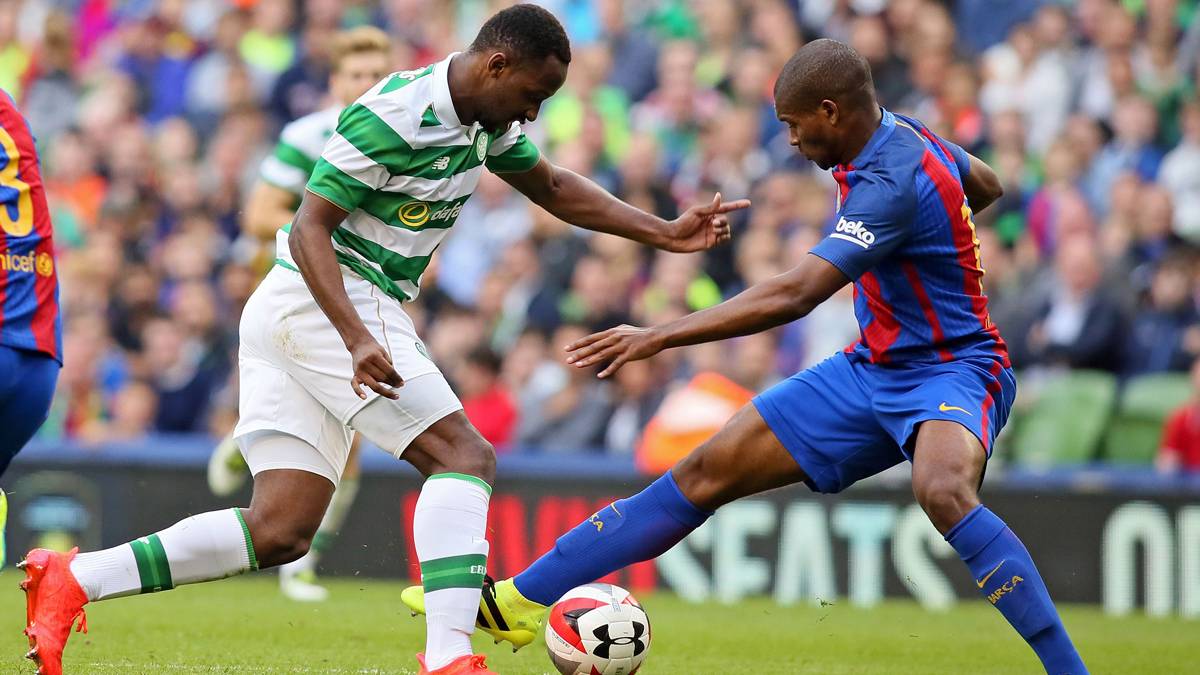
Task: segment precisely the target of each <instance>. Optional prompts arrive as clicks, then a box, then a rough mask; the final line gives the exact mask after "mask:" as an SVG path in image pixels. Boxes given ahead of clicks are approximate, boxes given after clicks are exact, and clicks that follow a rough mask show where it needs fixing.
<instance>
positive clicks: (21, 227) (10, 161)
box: [0, 90, 62, 362]
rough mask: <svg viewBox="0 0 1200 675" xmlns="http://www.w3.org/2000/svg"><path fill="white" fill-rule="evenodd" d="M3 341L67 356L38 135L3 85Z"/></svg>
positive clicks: (0, 163)
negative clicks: (63, 344) (64, 349)
mask: <svg viewBox="0 0 1200 675" xmlns="http://www.w3.org/2000/svg"><path fill="white" fill-rule="evenodd" d="M0 345H6V346H8V347H17V348H20V349H28V350H33V351H38V352H43V353H46V354H49V355H50V356H52V357H54V358H55V359H58V360H59V361H60V362H61V361H62V321H61V318H60V317H59V312H58V276H57V274H56V272H55V268H54V236H53V233H52V231H51V227H50V210H49V208H47V206H46V192H45V190H44V189H43V187H42V177H41V174H40V171H39V168H38V158H37V150H36V149H35V148H34V144H33V134H32V133H30V131H29V125H28V124H27V123H26V122H25V118H24V117H22V115H21V113H20V112H19V111H18V110H17V107H16V104H15V103H14V102H13V100H12V97H10V96H9V95H8V92H5V91H3V90H0Z"/></svg>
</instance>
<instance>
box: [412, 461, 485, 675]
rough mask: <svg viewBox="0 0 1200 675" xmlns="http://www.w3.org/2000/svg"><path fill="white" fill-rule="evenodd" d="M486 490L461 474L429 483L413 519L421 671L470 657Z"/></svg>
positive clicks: (435, 477) (431, 479)
mask: <svg viewBox="0 0 1200 675" xmlns="http://www.w3.org/2000/svg"><path fill="white" fill-rule="evenodd" d="M491 495H492V488H491V487H489V486H488V484H487V483H485V482H483V481H482V480H481V479H479V478H476V477H474V476H467V475H465V474H461V473H440V474H436V475H433V476H430V477H429V480H427V481H425V486H424V487H422V488H421V496H420V497H419V498H418V499H417V508H416V512H415V514H414V515H413V540H414V541H415V543H416V547H417V558H418V559H420V561H421V583H422V584H424V586H425V626H426V630H427V633H428V634H427V636H426V639H425V666H426V667H427V668H428V669H429V670H437V669H438V668H442V667H445V666H446V664H448V663H450V662H451V661H453V660H454V659H457V658H459V657H460V656H465V655H467V654H470V653H471V634H472V633H474V632H475V615H476V614H477V613H478V612H479V591H480V589H481V588H482V587H483V575H484V574H485V573H486V568H487V554H488V542H487V539H485V538H484V535H485V534H486V532H485V530H486V529H487V510H488V500H489V499H490V498H491Z"/></svg>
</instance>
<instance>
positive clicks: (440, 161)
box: [433, 157, 450, 171]
mask: <svg viewBox="0 0 1200 675" xmlns="http://www.w3.org/2000/svg"><path fill="white" fill-rule="evenodd" d="M449 166H450V158H449V157H438V158H437V159H436V160H434V161H433V170H434V171H445V170H446V168H447V167H449Z"/></svg>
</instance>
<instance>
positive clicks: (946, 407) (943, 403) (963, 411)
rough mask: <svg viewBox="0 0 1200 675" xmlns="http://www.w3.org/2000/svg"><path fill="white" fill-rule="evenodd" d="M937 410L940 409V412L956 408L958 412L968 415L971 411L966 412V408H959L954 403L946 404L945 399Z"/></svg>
mask: <svg viewBox="0 0 1200 675" xmlns="http://www.w3.org/2000/svg"><path fill="white" fill-rule="evenodd" d="M938 410H941V411H942V412H950V411H951V410H956V411H958V412H960V413H966V414H967V415H968V416H969V415H970V414H971V413H969V412H967V410H966V408H960V407H958V406H956V405H946V402H945V401H942V404H941V405H939V406H938Z"/></svg>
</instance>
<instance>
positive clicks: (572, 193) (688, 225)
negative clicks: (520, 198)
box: [500, 158, 750, 253]
mask: <svg viewBox="0 0 1200 675" xmlns="http://www.w3.org/2000/svg"><path fill="white" fill-rule="evenodd" d="M500 177H501V178H503V179H504V180H505V181H507V182H508V184H509V185H512V186H513V187H514V188H516V189H517V190H519V191H520V192H521V193H522V194H524V195H525V196H526V197H529V199H530V200H531V201H533V202H534V203H535V204H537V205H538V206H541V207H542V208H544V209H546V210H547V211H549V212H550V213H552V214H554V215H555V216H556V217H558V218H560V219H562V220H564V221H566V222H568V223H571V224H572V225H576V226H578V227H582V228H584V229H588V230H594V231H596V232H606V233H608V234H615V235H617V236H620V237H625V238H626V239H632V240H634V241H637V242H641V243H643V244H648V245H650V246H654V247H655V248H661V249H663V250H666V251H675V252H679V253H687V252H691V251H703V250H706V249H709V248H712V247H713V246H716V245H717V244H720V243H721V242H724V241H727V240H728V239H729V236H730V233H729V216H728V215H727V214H728V213H729V212H731V211H737V210H739V209H744V208H746V207H748V206H750V200H748V199H739V200H737V201H732V202H722V201H721V195H720V193H718V194H717V195H716V197H715V198H714V199H713V201H712V203H710V204H705V205H702V206H693V207H692V208H690V209H688V210H687V211H685V212H684V213H683V215H681V216H679V217H678V218H676V219H675V220H669V221H668V220H663V219H662V218H659V217H658V216H655V215H653V214H649V213H646V212H645V211H642V210H641V209H638V208H635V207H633V206H630V205H629V204H626V203H625V202H623V201H621V200H620V199H617V198H616V197H614V196H612V195H611V194H609V193H608V192H606V191H605V190H604V189H603V188H601V187H600V186H599V185H596V184H595V183H593V182H592V181H590V180H588V179H587V178H584V177H583V176H580V175H579V174H577V173H575V172H573V171H568V170H567V169H563V168H562V167H558V166H555V165H553V164H551V163H550V162H547V161H546V160H545V159H544V158H543V159H541V160H539V161H538V163H537V164H536V165H535V166H534V167H533V168H532V169H530V170H529V171H526V172H523V173H502V174H500Z"/></svg>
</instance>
